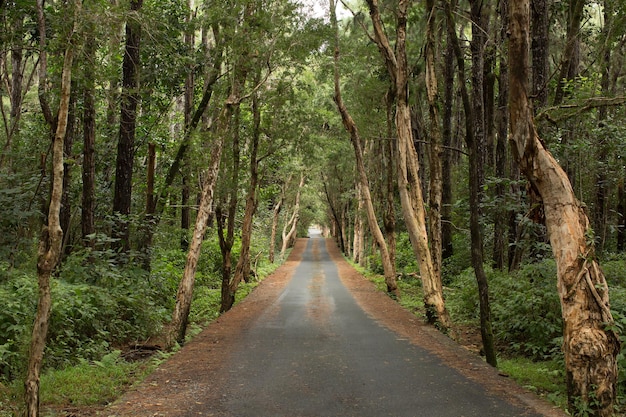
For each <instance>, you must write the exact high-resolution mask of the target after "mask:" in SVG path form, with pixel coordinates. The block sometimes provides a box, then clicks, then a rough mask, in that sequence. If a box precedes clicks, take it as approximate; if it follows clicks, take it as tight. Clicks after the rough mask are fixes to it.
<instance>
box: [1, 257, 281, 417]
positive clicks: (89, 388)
mask: <svg viewBox="0 0 626 417" xmlns="http://www.w3.org/2000/svg"><path fill="white" fill-rule="evenodd" d="M279 266H280V263H276V264H268V265H263V267H262V268H259V271H258V275H259V280H262V279H263V278H265V277H266V276H268V275H270V274H271V273H272V272H273V271H274V270H275V269H276V268H278V267H279ZM258 284H259V281H256V280H255V281H252V282H250V283H245V282H242V283H241V285H240V286H239V290H238V291H237V299H236V302H239V301H241V300H243V299H244V298H245V297H246V296H247V295H248V294H249V293H250V292H251V291H252V290H253V289H254V288H255V287H256V286H257V285H258ZM219 307H220V290H219V289H217V290H215V289H209V288H206V287H203V286H198V287H196V289H195V291H194V300H193V303H192V308H191V314H190V324H189V327H188V329H187V335H188V339H191V338H193V336H195V335H197V334H198V333H200V332H201V331H202V329H203V327H204V326H206V325H207V324H208V323H210V322H211V321H213V320H214V319H215V318H217V317H218V316H219ZM167 355H168V354H167V353H161V354H159V355H157V356H155V357H153V359H151V360H150V361H147V362H141V361H140V362H127V361H125V360H124V359H123V358H122V356H121V352H120V351H117V350H116V351H113V352H111V353H109V354H107V355H106V356H104V357H103V358H102V359H101V360H100V361H81V362H80V363H79V364H78V365H75V366H71V367H67V368H65V369H51V370H48V371H46V372H45V373H44V374H43V375H42V376H41V383H40V387H41V388H40V389H41V392H40V402H41V404H42V408H44V409H46V410H47V411H46V412H45V413H44V414H43V415H45V416H55V415H57V413H56V412H55V410H59V409H62V408H63V407H94V406H104V405H106V404H109V403H111V402H113V401H115V400H116V399H117V398H119V397H120V396H121V395H122V394H123V393H124V392H125V391H126V390H127V389H128V388H129V387H130V386H131V385H133V384H134V383H137V382H138V381H141V380H143V379H144V378H145V377H146V376H147V375H148V374H149V373H150V371H152V370H153V369H154V368H155V367H156V366H157V365H158V364H159V363H160V362H161V361H162V360H163V358H164V357H166V356H167ZM22 384H23V380H22V378H18V379H16V380H15V381H13V383H11V384H9V385H3V384H2V383H0V417H12V416H15V415H18V413H19V410H18V408H19V407H20V406H21V403H22V396H23V391H24V390H23V386H22Z"/></svg>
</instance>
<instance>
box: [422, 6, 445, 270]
mask: <svg viewBox="0 0 626 417" xmlns="http://www.w3.org/2000/svg"><path fill="white" fill-rule="evenodd" d="M426 12H427V14H428V22H427V24H426V48H425V59H426V71H425V76H426V92H427V96H428V111H429V115H430V129H429V130H430V132H429V133H430V134H429V137H430V147H429V150H430V153H429V157H430V159H429V163H430V198H429V201H428V202H429V208H430V210H429V213H428V219H429V224H430V242H431V245H430V248H431V253H432V258H433V267H434V270H435V274H436V275H438V276H441V261H442V248H443V243H442V231H441V204H442V195H443V167H442V159H443V148H442V146H441V129H440V120H439V119H440V117H439V87H438V85H437V62H436V57H437V56H438V54H439V52H438V50H439V45H438V44H437V40H436V39H435V31H436V30H437V24H436V14H437V8H436V2H435V0H427V1H426Z"/></svg>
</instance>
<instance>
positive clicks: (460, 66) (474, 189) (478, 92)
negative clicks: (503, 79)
mask: <svg viewBox="0 0 626 417" xmlns="http://www.w3.org/2000/svg"><path fill="white" fill-rule="evenodd" d="M444 6H445V11H446V19H447V23H448V34H449V38H450V39H451V40H452V44H453V46H454V51H455V55H456V59H457V71H458V73H459V78H460V79H461V80H462V79H463V77H464V74H465V61H464V57H463V53H462V51H461V46H460V44H459V40H458V37H457V34H456V28H455V24H454V19H453V17H452V9H451V6H450V3H449V2H448V1H444ZM481 10H482V6H481V5H479V4H476V3H473V4H472V13H473V14H474V17H473V19H472V22H473V26H477V25H480V24H481V22H482V19H481V17H480V13H481ZM473 31H474V32H476V33H480V32H481V28H480V26H479V27H478V28H473ZM482 36H483V35H477V36H476V39H473V41H472V42H482V41H481V37H482ZM481 49H482V47H481V46H480V45H475V46H474V47H473V48H472V54H473V55H474V54H480V53H482V52H481ZM473 61H474V62H473V65H472V67H473V68H472V73H473V75H472V86H473V94H474V96H473V100H472V101H470V97H469V94H468V92H467V88H466V87H465V83H463V82H460V83H459V84H460V86H461V97H462V99H463V109H464V111H465V141H466V143H467V147H468V148H469V164H470V168H469V189H470V235H471V257H472V267H473V268H474V275H475V276H476V283H477V285H478V297H479V304H480V331H481V337H482V342H483V349H484V350H485V357H486V359H487V363H489V364H491V365H493V366H496V364H497V358H496V352H495V347H494V340H493V330H492V326H491V307H490V303H489V286H488V282H487V275H486V274H485V271H484V268H483V262H484V253H483V242H482V229H481V226H480V201H481V188H482V179H483V172H482V169H481V167H482V158H481V149H482V146H481V141H482V139H481V138H482V135H483V133H484V131H483V130H482V123H483V119H482V116H481V113H480V109H481V108H482V104H481V103H479V101H482V87H481V86H480V85H481V84H482V83H481V82H480V80H477V78H480V77H482V65H481V63H480V62H481V61H482V60H481V59H479V58H478V57H474V59H473ZM475 66H478V67H479V68H474V67H475ZM475 110H478V112H477V113H478V114H475V113H474V111H475Z"/></svg>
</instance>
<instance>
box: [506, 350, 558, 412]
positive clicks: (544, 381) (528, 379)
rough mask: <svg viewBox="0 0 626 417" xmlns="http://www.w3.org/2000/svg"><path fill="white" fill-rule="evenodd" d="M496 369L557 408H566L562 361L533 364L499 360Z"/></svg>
mask: <svg viewBox="0 0 626 417" xmlns="http://www.w3.org/2000/svg"><path fill="white" fill-rule="evenodd" d="M498 368H500V370H501V371H503V372H504V373H505V374H507V375H509V376H510V377H511V378H513V379H514V380H515V381H517V383H519V384H520V385H521V386H523V387H524V388H526V389H528V390H530V391H533V392H535V393H536V394H538V395H540V396H542V397H544V398H546V399H547V400H548V401H550V402H551V403H553V404H555V405H557V406H558V407H560V408H562V409H565V407H566V406H567V388H566V386H565V369H564V364H563V361H559V360H551V361H541V362H533V361H532V360H530V359H527V358H521V357H518V358H511V359H502V358H500V359H499V360H498Z"/></svg>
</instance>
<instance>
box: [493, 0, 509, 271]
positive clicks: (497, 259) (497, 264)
mask: <svg viewBox="0 0 626 417" xmlns="http://www.w3.org/2000/svg"><path fill="white" fill-rule="evenodd" d="M499 16H500V21H501V26H500V33H499V35H500V36H499V40H500V46H504V45H505V44H506V38H507V33H508V30H509V16H508V0H500V10H499ZM501 49H506V48H501ZM508 65H509V64H508V56H507V54H506V53H501V54H500V62H499V67H500V74H499V76H498V111H497V141H496V155H495V158H496V161H495V162H496V178H498V184H497V185H496V201H498V202H499V203H500V204H499V205H498V207H497V208H496V211H495V214H494V221H493V223H494V224H493V266H494V268H496V269H499V270H503V269H504V266H505V265H506V264H507V263H506V256H507V250H506V247H507V239H506V213H507V211H506V205H505V204H503V203H504V201H505V199H506V186H505V184H504V179H505V176H506V163H507V147H506V141H507V137H508V133H509V118H508V108H507V105H508V101H509V74H508V71H509V67H508Z"/></svg>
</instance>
